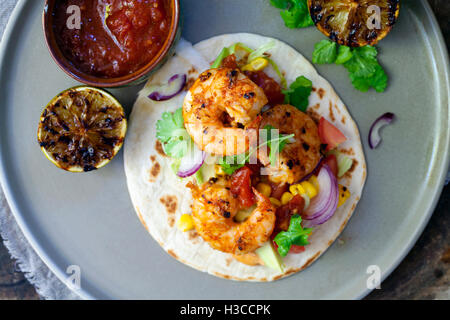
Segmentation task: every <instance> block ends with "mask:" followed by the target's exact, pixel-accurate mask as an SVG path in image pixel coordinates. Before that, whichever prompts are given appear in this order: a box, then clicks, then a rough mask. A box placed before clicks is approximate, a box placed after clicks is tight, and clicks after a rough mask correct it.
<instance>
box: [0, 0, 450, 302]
mask: <svg viewBox="0 0 450 320" xmlns="http://www.w3.org/2000/svg"><path fill="white" fill-rule="evenodd" d="M268 3H269V1H268V0H267V1H266V0H264V1H263V0H260V1H257V0H253V1H241V0H227V1H223V0H208V1H206V0H189V1H188V0H184V1H183V4H184V18H185V21H184V22H185V24H184V34H183V35H184V37H185V38H187V39H188V40H190V41H193V42H197V41H200V40H202V39H205V38H208V37H211V36H214V35H217V34H221V33H231V32H254V33H259V34H263V35H267V36H272V37H276V38H279V39H282V40H284V41H286V42H288V43H289V44H291V45H292V46H294V47H295V48H297V49H298V50H299V51H300V52H301V53H303V54H304V55H305V56H306V57H311V53H312V50H313V46H314V43H315V42H317V41H319V40H321V39H323V38H324V37H323V36H322V34H321V33H320V32H319V31H317V30H316V29H315V28H309V29H304V30H289V29H286V28H285V27H284V25H283V22H282V20H281V19H280V17H279V14H278V11H277V10H276V9H274V8H272V7H270V6H269V4H268ZM42 6H43V5H42V2H41V1H35V0H30V1H20V3H19V5H18V6H17V8H16V11H15V13H14V15H13V17H12V20H11V23H10V25H9V27H8V29H7V31H6V33H5V38H4V42H3V46H2V49H1V53H0V63H1V68H0V71H1V72H0V83H1V86H0V106H1V107H0V108H1V114H2V117H1V118H0V141H1V145H0V146H1V170H0V171H1V176H2V183H3V186H4V189H5V192H6V195H7V198H8V200H9V203H10V204H11V207H12V209H13V212H14V214H15V217H16V219H17V221H18V222H19V224H20V226H21V227H22V229H23V231H24V233H25V234H26V236H27V237H28V239H29V241H30V242H31V243H32V245H33V246H34V248H35V249H36V251H37V252H38V253H39V255H40V256H41V257H42V259H43V260H44V261H45V262H46V263H47V264H48V265H49V267H50V268H51V269H52V270H53V271H54V272H55V273H56V274H57V275H58V276H59V277H60V278H65V277H66V276H67V274H66V273H65V271H66V269H67V267H68V266H69V265H78V266H80V268H81V276H82V277H81V290H80V294H81V295H82V296H83V297H86V298H149V299H155V298H161V299H177V298H179V299H186V298H188V299H200V298H212V299H214V298H215V299H229V298H234V299H235V298H238V299H250V298H255V299H305V298H306V299H308V298H359V297H363V296H364V295H365V294H367V293H368V289H367V287H366V280H367V277H368V274H367V273H366V270H367V267H368V266H369V265H378V266H379V267H380V268H381V271H382V275H383V277H386V276H387V275H388V274H389V273H390V272H391V271H392V270H393V269H394V268H395V267H396V266H397V264H398V263H399V262H400V261H401V259H402V258H403V257H404V256H405V255H406V253H407V252H408V250H409V249H410V248H411V247H412V246H413V244H414V242H415V241H416V239H417V237H418V236H419V234H420V233H421V231H422V230H423V228H424V226H425V224H426V223H427V221H428V218H429V217H430V214H431V213H432V210H433V208H434V205H435V204H436V200H437V199H438V196H439V194H440V191H441V187H442V184H443V180H444V175H445V173H446V170H447V165H448V150H449V136H450V132H449V126H448V124H449V104H448V90H449V89H448V88H449V82H448V81H449V78H448V56H447V53H446V51H445V47H444V45H443V40H442V36H441V33H440V31H439V29H438V27H437V24H436V21H435V19H434V17H433V15H432V13H431V10H430V8H429V7H428V5H427V3H426V2H425V1H403V7H402V9H401V13H400V20H399V22H398V23H397V25H396V26H395V27H394V29H393V31H392V33H391V34H390V35H389V36H388V37H387V38H386V39H385V40H383V41H382V42H381V43H380V45H379V49H380V59H381V62H382V64H383V65H384V66H385V68H386V70H388V73H389V77H390V85H389V89H388V90H387V91H386V92H385V93H383V94H379V93H374V92H370V93H361V92H358V91H356V90H355V89H353V88H352V86H351V84H350V81H349V79H348V78H347V74H346V71H345V70H344V69H343V68H342V67H339V66H320V67H319V68H318V69H319V72H320V73H321V74H322V75H323V76H324V77H325V78H327V79H328V80H329V81H330V82H331V83H332V84H333V85H334V86H335V88H336V90H337V92H338V93H339V94H340V96H341V97H342V99H343V100H344V102H345V103H346V104H347V106H348V107H349V109H350V111H351V113H352V115H353V116H354V118H355V120H356V121H357V123H358V125H359V127H360V130H361V134H362V137H363V140H364V147H365V152H366V157H367V162H368V169H369V174H368V180H367V184H366V187H365V189H364V195H363V197H362V200H361V202H360V203H359V205H358V207H357V210H356V212H355V213H354V216H353V218H352V219H351V221H350V222H349V224H348V226H347V228H346V229H345V230H344V232H343V234H342V235H341V237H340V239H341V240H342V241H339V242H336V243H335V244H334V245H333V246H332V247H331V248H330V249H329V250H328V251H327V252H326V253H325V254H324V255H323V256H322V258H320V259H319V261H317V262H316V263H314V264H313V265H312V266H311V267H310V268H308V269H307V270H306V271H303V272H301V273H300V274H297V275H295V276H292V277H290V278H287V279H284V280H281V281H277V282H273V283H264V284H255V283H238V282H233V281H227V280H223V279H219V278H215V277H212V276H210V275H207V274H203V273H200V272H198V271H195V270H194V269H191V268H189V267H187V266H184V265H183V264H181V263H179V262H177V261H175V260H173V259H172V258H171V257H170V256H169V255H167V254H166V253H164V251H163V250H162V249H161V248H160V247H159V246H158V244H157V243H156V242H155V241H153V239H152V238H151V237H150V236H149V235H148V234H147V233H146V231H145V229H144V228H143V227H142V226H141V225H140V223H139V221H138V219H137V217H136V214H135V213H134V210H133V208H132V206H131V202H130V200H129V197H128V192H127V188H126V183H125V175H124V170H123V164H122V163H123V161H122V160H123V159H122V154H119V156H117V158H116V159H114V160H113V161H112V162H111V163H110V164H109V165H108V166H107V167H106V168H103V169H101V170H99V171H97V172H93V173H89V174H71V173H66V172H63V171H62V170H59V169H57V168H56V167H54V166H53V165H52V164H51V163H50V162H49V161H48V160H47V159H45V157H44V156H43V155H42V153H41V151H40V149H39V147H38V145H37V143H36V130H37V124H38V119H39V116H40V113H41V111H42V108H43V106H44V105H46V104H47V102H48V101H49V100H50V99H51V98H52V97H53V96H55V94H57V93H58V92H60V91H62V90H63V89H66V88H68V87H71V86H73V85H75V84H76V83H74V81H73V80H71V79H70V78H68V77H67V76H66V75H65V74H64V73H63V72H62V71H61V70H59V69H58V67H57V66H56V65H55V64H54V63H53V61H52V59H51V58H50V55H49V54H48V52H47V48H46V46H45V43H44V38H43V33H42V31H41V12H42V9H43V8H42ZM248 13H250V15H249V14H248ZM138 90H139V88H131V89H130V88H129V89H121V90H113V93H114V94H115V95H117V97H118V98H119V99H120V100H121V101H122V102H123V103H124V105H125V106H127V108H128V109H129V108H131V106H132V103H133V99H134V97H135V95H136V92H137V91H138ZM128 111H129V110H128ZM387 111H391V112H394V113H396V115H397V117H398V121H397V122H396V123H395V125H393V126H390V127H388V128H386V129H385V130H384V132H383V137H384V141H383V143H382V145H381V147H380V148H379V149H377V150H375V151H373V150H370V149H369V148H368V147H367V142H366V140H367V134H368V130H369V127H370V124H371V123H372V121H373V120H375V119H376V118H377V117H378V116H379V115H381V114H383V113H384V112H387Z"/></svg>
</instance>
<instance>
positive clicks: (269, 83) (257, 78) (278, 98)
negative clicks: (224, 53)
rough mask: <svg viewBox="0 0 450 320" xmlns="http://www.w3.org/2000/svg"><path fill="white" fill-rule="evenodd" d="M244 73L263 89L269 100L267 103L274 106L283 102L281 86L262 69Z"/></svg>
mask: <svg viewBox="0 0 450 320" xmlns="http://www.w3.org/2000/svg"><path fill="white" fill-rule="evenodd" d="M244 73H245V75H246V76H247V77H249V78H250V80H252V81H253V82H254V83H256V85H257V86H258V87H260V88H261V89H263V91H264V93H265V94H266V96H267V99H268V100H269V105H271V106H275V105H277V104H281V103H283V102H284V94H283V92H281V86H280V85H279V84H278V82H276V81H275V80H274V79H272V78H271V77H269V76H268V75H267V74H266V73H265V72H264V71H245V72H244Z"/></svg>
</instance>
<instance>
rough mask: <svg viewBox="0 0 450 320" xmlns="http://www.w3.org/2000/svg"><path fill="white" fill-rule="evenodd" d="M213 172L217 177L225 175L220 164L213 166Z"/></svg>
mask: <svg viewBox="0 0 450 320" xmlns="http://www.w3.org/2000/svg"><path fill="white" fill-rule="evenodd" d="M214 171H215V172H216V175H218V176H223V175H225V172H224V171H223V168H222V166H221V165H220V164H216V165H214Z"/></svg>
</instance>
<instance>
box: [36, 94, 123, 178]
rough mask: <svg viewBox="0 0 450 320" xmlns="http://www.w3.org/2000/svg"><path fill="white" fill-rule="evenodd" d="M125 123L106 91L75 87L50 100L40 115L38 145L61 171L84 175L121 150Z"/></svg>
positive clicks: (115, 101) (103, 164) (121, 109)
mask: <svg viewBox="0 0 450 320" xmlns="http://www.w3.org/2000/svg"><path fill="white" fill-rule="evenodd" d="M126 131H127V120H126V118H125V113H124V110H123V108H122V106H121V105H120V103H119V102H118V101H117V100H116V99H115V98H114V97H113V96H112V95H110V94H109V93H107V92H106V91H103V90H100V89H97V88H91V87H85V86H81V87H75V88H71V89H68V90H66V91H63V92H62V93H60V94H59V95H58V96H56V97H55V98H53V100H52V101H50V103H49V104H48V105H47V107H46V108H45V109H44V111H43V112H42V115H41V120H40V123H39V129H38V142H39V145H40V146H41V149H42V151H43V152H44V154H45V155H46V157H47V158H48V159H49V160H50V161H51V162H53V163H54V164H55V165H56V166H58V167H60V168H61V169H64V170H67V171H70V172H87V171H92V170H95V169H98V168H101V167H103V166H105V165H106V164H107V163H108V162H109V161H110V160H111V159H112V158H113V157H114V156H115V155H116V154H117V152H118V151H119V150H120V148H121V147H122V144H123V141H124V138H125V133H126Z"/></svg>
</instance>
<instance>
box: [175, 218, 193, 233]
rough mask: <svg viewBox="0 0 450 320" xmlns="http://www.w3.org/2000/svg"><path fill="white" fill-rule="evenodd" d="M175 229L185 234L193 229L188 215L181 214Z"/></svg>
mask: <svg viewBox="0 0 450 320" xmlns="http://www.w3.org/2000/svg"><path fill="white" fill-rule="evenodd" d="M177 227H178V229H179V230H180V231H183V232H186V231H189V230H192V229H194V221H193V220H192V216H191V215H190V214H183V215H182V216H181V217H180V219H179V220H178V222H177Z"/></svg>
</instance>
